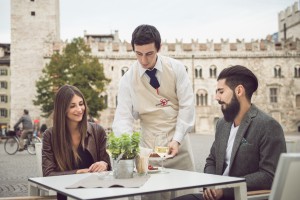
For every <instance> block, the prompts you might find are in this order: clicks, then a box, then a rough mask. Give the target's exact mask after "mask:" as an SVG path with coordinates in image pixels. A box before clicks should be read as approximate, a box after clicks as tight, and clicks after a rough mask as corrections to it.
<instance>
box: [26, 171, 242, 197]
mask: <svg viewBox="0 0 300 200" xmlns="http://www.w3.org/2000/svg"><path fill="white" fill-rule="evenodd" d="M167 171H168V172H170V173H166V174H163V173H156V174H151V177H150V178H149V180H148V181H147V182H146V183H145V184H144V185H143V186H142V187H140V188H79V189H66V187H67V186H70V185H72V184H74V183H76V182H78V181H79V180H81V179H83V178H86V177H87V176H89V175H90V174H74V175H64V176H51V177H38V178H29V179H28V184H29V195H38V191H39V188H42V187H44V188H47V189H51V190H54V191H56V192H60V193H62V194H64V195H66V196H69V197H72V198H75V199H110V198H119V197H129V196H136V195H142V194H149V193H157V192H163V191H164V192H166V191H175V190H182V189H190V188H201V187H212V188H229V187H230V188H234V192H235V199H236V200H246V199H247V189H246V182H245V179H244V178H236V177H228V176H219V175H211V174H204V173H198V172H190V171H182V170H175V169H167ZM99 181H101V180H99Z"/></svg>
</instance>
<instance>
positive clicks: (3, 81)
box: [0, 44, 10, 135]
mask: <svg viewBox="0 0 300 200" xmlns="http://www.w3.org/2000/svg"><path fill="white" fill-rule="evenodd" d="M9 111H10V44H0V135H1V134H3V133H5V132H6V131H7V129H8V124H9V120H10V112H9Z"/></svg>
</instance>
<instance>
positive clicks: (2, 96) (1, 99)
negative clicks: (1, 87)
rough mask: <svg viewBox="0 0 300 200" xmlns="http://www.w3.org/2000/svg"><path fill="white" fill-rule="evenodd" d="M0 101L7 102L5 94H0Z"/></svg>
mask: <svg viewBox="0 0 300 200" xmlns="http://www.w3.org/2000/svg"><path fill="white" fill-rule="evenodd" d="M0 102H4V103H7V95H1V96H0Z"/></svg>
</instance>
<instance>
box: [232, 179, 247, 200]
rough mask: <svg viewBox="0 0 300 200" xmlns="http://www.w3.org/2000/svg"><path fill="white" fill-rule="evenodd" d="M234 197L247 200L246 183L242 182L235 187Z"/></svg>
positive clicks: (237, 199) (238, 199)
mask: <svg viewBox="0 0 300 200" xmlns="http://www.w3.org/2000/svg"><path fill="white" fill-rule="evenodd" d="M234 199H235V200H246V199H247V187H246V183H245V182H244V183H241V184H240V185H239V186H236V187H234Z"/></svg>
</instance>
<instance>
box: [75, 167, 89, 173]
mask: <svg viewBox="0 0 300 200" xmlns="http://www.w3.org/2000/svg"><path fill="white" fill-rule="evenodd" d="M89 172H90V171H89V169H88V168H85V169H79V170H77V171H76V174H84V173H89Z"/></svg>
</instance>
